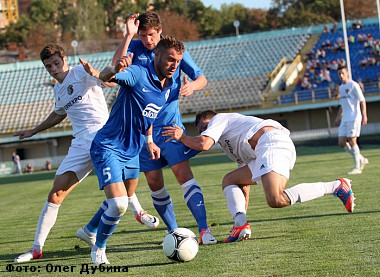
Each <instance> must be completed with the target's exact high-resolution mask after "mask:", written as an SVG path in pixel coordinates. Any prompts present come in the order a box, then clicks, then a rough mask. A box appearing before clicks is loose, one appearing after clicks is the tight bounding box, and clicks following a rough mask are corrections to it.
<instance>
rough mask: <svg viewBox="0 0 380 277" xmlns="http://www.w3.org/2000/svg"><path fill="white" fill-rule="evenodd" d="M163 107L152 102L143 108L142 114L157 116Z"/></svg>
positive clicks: (151, 116) (150, 116)
mask: <svg viewBox="0 0 380 277" xmlns="http://www.w3.org/2000/svg"><path fill="white" fill-rule="evenodd" d="M161 109H162V106H161V107H160V106H157V105H155V104H153V103H150V104H148V105H146V107H145V109H144V110H143V112H142V114H143V116H145V117H149V118H156V117H157V114H158V112H159V111H160V110H161Z"/></svg>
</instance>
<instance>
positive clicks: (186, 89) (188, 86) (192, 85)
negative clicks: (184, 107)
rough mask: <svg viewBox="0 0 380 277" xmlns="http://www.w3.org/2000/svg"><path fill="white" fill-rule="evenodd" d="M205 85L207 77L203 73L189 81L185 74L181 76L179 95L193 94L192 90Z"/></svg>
mask: <svg viewBox="0 0 380 277" xmlns="http://www.w3.org/2000/svg"><path fill="white" fill-rule="evenodd" d="M206 85H207V79H206V77H205V76H204V75H200V76H198V78H196V79H195V80H194V81H192V82H190V81H188V80H187V79H186V76H184V77H183V82H182V86H181V88H180V90H179V94H180V95H181V96H184V97H187V96H189V95H191V94H193V92H194V91H196V90H200V89H203V88H204V87H205V86H206Z"/></svg>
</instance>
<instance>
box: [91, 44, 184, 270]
mask: <svg viewBox="0 0 380 277" xmlns="http://www.w3.org/2000/svg"><path fill="white" fill-rule="evenodd" d="M183 52H184V45H183V44H182V42H180V41H178V40H176V39H175V38H174V37H165V38H162V39H161V41H160V43H159V44H158V45H157V49H156V52H155V59H154V62H151V63H149V64H148V65H147V66H146V67H142V66H139V65H130V64H131V62H132V61H131V59H132V57H133V54H131V55H129V56H124V57H122V58H121V59H119V60H118V61H117V62H116V64H115V66H113V67H106V68H105V69H103V71H102V72H100V75H99V77H100V79H101V80H103V81H113V82H115V83H117V84H119V85H120V86H121V89H120V91H119V94H118V97H117V99H116V101H115V104H114V105H113V108H112V111H111V113H110V116H109V120H108V121H107V123H106V124H105V125H104V126H103V128H101V129H100V130H99V131H98V133H97V134H96V136H95V138H94V140H93V142H92V145H91V158H92V161H93V164H94V168H95V171H96V174H97V176H98V180H99V186H100V189H101V190H104V193H105V195H106V197H107V205H108V207H107V209H106V210H105V212H104V213H103V215H102V216H101V220H100V223H99V225H98V226H97V227H96V228H95V229H94V230H89V231H93V232H94V233H95V232H96V241H95V245H94V246H93V247H92V250H91V258H92V261H93V263H94V264H96V265H100V264H109V261H108V260H107V257H106V253H105V250H106V243H107V241H108V239H109V237H110V236H111V235H112V233H113V232H114V230H115V228H116V226H117V224H118V223H119V221H120V219H121V217H122V216H123V214H124V213H125V211H126V209H127V207H128V196H127V189H126V186H125V184H124V181H125V180H131V179H132V180H133V179H137V178H138V176H139V158H138V157H139V153H140V151H141V148H142V147H143V144H144V140H145V139H144V135H151V134H152V133H151V131H152V124H153V121H154V120H155V118H156V117H157V114H158V112H159V111H160V110H161V109H162V107H163V106H164V104H165V102H166V100H167V99H168V97H169V96H170V93H171V91H173V90H177V89H178V88H177V86H178V83H177V82H175V81H174V79H173V75H174V74H175V72H176V70H177V67H178V66H179V64H180V62H181V60H182V56H183ZM147 142H148V148H149V150H150V151H149V152H150V156H151V158H152V159H157V158H159V157H160V150H159V148H158V147H157V146H156V145H155V144H154V143H153V142H152V141H151V140H148V141H147Z"/></svg>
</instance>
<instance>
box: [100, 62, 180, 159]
mask: <svg viewBox="0 0 380 277" xmlns="http://www.w3.org/2000/svg"><path fill="white" fill-rule="evenodd" d="M113 81H114V82H116V83H117V84H119V85H120V86H121V88H120V90H119V94H118V96H117V99H116V101H115V104H114V105H113V107H112V110H111V113H110V116H109V119H108V121H107V123H106V124H105V125H104V126H103V128H102V129H100V130H99V131H98V133H97V134H96V136H95V138H94V141H93V144H96V146H97V147H101V148H102V149H103V150H106V151H112V152H113V153H115V154H116V155H120V156H122V157H123V158H128V157H129V158H133V157H135V156H137V155H138V154H139V152H140V150H141V147H142V145H143V143H144V139H143V136H142V135H145V134H146V131H147V130H148V129H149V128H150V127H151V125H152V124H153V121H154V120H155V118H156V117H157V114H158V112H159V111H160V110H161V109H162V107H163V106H164V104H165V102H166V100H167V99H168V97H169V95H170V93H171V91H173V90H175V91H176V90H178V89H177V83H175V82H173V80H172V79H171V80H169V82H168V85H167V86H166V87H165V88H161V82H160V80H159V79H158V77H157V75H156V72H155V70H154V67H153V62H151V63H149V64H148V66H147V67H142V66H138V65H132V66H130V67H128V68H127V69H126V70H125V71H122V72H120V73H117V74H116V75H115V78H114V79H113Z"/></svg>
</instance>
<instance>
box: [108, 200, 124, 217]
mask: <svg viewBox="0 0 380 277" xmlns="http://www.w3.org/2000/svg"><path fill="white" fill-rule="evenodd" d="M107 203H108V209H107V214H108V215H110V216H113V217H119V216H122V215H124V213H125V212H126V211H127V208H128V196H121V197H115V198H110V199H107Z"/></svg>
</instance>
